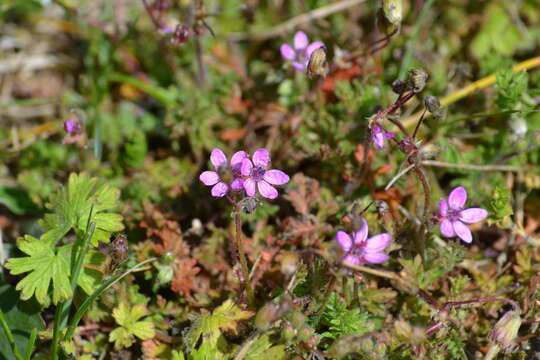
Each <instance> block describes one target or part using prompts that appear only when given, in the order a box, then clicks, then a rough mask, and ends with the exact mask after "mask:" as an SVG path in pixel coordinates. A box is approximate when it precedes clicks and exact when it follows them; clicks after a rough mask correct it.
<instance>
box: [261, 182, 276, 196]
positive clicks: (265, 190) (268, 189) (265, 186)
mask: <svg viewBox="0 0 540 360" xmlns="http://www.w3.org/2000/svg"><path fill="white" fill-rule="evenodd" d="M257 188H258V189H259V192H260V193H261V195H262V196H264V197H265V198H267V199H275V198H277V197H278V192H277V190H276V189H275V188H274V187H273V186H272V185H270V184H269V183H267V182H266V181H264V180H261V181H258V182H257Z"/></svg>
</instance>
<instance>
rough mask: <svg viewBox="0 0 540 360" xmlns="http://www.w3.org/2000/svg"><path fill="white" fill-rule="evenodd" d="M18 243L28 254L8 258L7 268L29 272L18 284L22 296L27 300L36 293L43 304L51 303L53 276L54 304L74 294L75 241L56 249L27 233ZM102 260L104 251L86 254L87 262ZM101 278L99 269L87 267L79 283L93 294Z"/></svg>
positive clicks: (88, 292)
mask: <svg viewBox="0 0 540 360" xmlns="http://www.w3.org/2000/svg"><path fill="white" fill-rule="evenodd" d="M18 245H19V249H20V250H21V251H22V252H24V253H25V254H27V255H29V256H25V257H20V258H11V259H9V260H8V261H7V263H6V268H7V269H9V270H10V272H11V274H13V275H18V274H22V273H26V272H29V274H28V275H26V276H25V277H24V278H23V279H22V280H21V281H19V283H18V284H17V287H16V289H17V290H22V295H21V299H22V300H28V299H30V298H31V297H32V296H33V295H35V296H36V299H37V301H38V302H39V303H40V304H42V305H43V306H49V304H50V302H51V298H50V294H49V285H50V284H51V280H52V293H53V295H52V297H53V299H52V301H53V303H54V304H58V303H59V302H60V301H63V300H65V299H67V298H69V297H71V296H72V295H73V293H72V290H71V285H70V276H71V267H70V261H71V250H72V247H73V244H69V245H64V246H62V247H60V248H57V249H55V248H54V245H53V244H51V243H49V242H46V241H43V239H36V238H34V237H32V236H30V235H26V236H25V237H24V239H21V240H19V242H18ZM103 260H104V255H102V254H100V253H97V252H94V251H91V252H89V253H88V254H87V255H86V257H85V264H92V265H99V264H101V262H103ZM100 280H101V273H100V272H99V271H97V270H94V269H90V268H84V269H83V271H82V272H81V274H80V276H79V279H78V281H77V284H78V285H79V286H80V287H81V288H82V289H83V290H84V291H85V292H86V293H87V294H90V293H91V292H92V291H93V290H94V289H95V287H96V286H97V285H98V283H99V281H100Z"/></svg>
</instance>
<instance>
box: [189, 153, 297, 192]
mask: <svg viewBox="0 0 540 360" xmlns="http://www.w3.org/2000/svg"><path fill="white" fill-rule="evenodd" d="M210 162H211V163H212V165H213V166H214V168H215V171H204V172H202V173H201V175H200V176H199V180H201V181H202V182H203V183H204V184H205V185H207V186H212V190H211V194H212V196H214V197H223V196H225V195H227V193H228V192H229V188H230V189H231V190H233V191H237V192H240V191H242V190H244V191H245V192H246V195H247V196H250V197H251V196H255V194H256V193H257V191H258V192H259V193H260V194H261V196H263V197H265V198H268V199H275V198H277V196H278V192H277V190H276V188H274V187H273V186H272V185H285V184H286V183H288V182H289V176H288V175H287V174H285V173H284V172H283V171H281V170H276V169H270V170H269V169H268V167H269V165H270V153H269V152H268V150H267V149H258V150H257V151H255V152H254V153H253V156H252V158H251V159H250V158H249V156H248V154H247V153H246V152H245V151H238V152H236V153H235V154H234V155H233V156H232V158H231V161H230V163H228V161H227V157H226V156H225V153H224V152H223V151H221V150H220V149H213V150H212V153H211V154H210ZM222 177H223V178H222ZM227 177H229V178H231V179H232V180H231V181H230V183H229V184H228V183H227V180H226V179H227Z"/></svg>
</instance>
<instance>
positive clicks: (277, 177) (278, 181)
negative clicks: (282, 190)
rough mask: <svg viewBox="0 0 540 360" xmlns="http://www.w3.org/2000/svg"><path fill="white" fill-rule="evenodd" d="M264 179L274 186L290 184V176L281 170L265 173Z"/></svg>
mask: <svg viewBox="0 0 540 360" xmlns="http://www.w3.org/2000/svg"><path fill="white" fill-rule="evenodd" d="M263 179H264V180H266V181H267V182H269V183H270V184H272V185H283V184H286V183H288V182H289V175H287V174H285V173H284V172H283V171H281V170H268V171H265V172H264V176H263Z"/></svg>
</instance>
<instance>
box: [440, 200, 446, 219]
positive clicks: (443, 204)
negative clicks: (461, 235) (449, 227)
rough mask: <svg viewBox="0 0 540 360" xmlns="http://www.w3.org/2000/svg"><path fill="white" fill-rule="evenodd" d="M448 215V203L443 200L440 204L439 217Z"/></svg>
mask: <svg viewBox="0 0 540 360" xmlns="http://www.w3.org/2000/svg"><path fill="white" fill-rule="evenodd" d="M447 215H448V201H446V199H441V202H440V203H439V216H441V217H446V216H447Z"/></svg>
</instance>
